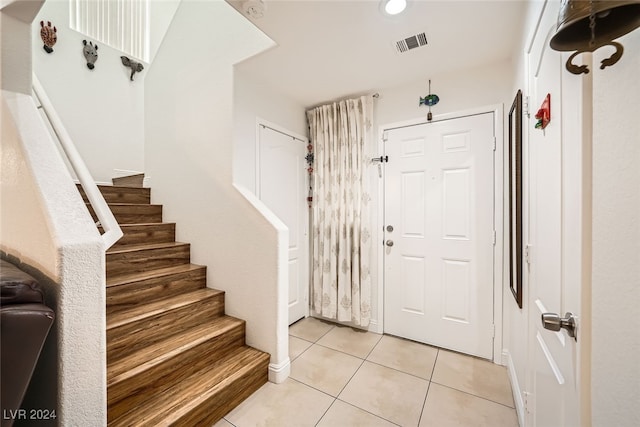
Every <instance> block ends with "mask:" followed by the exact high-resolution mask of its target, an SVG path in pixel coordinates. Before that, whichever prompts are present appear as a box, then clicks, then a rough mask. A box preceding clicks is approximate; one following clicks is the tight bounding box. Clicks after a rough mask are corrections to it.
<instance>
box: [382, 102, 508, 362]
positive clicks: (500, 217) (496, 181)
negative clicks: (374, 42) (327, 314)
mask: <svg viewBox="0 0 640 427" xmlns="http://www.w3.org/2000/svg"><path fill="white" fill-rule="evenodd" d="M486 113H493V132H494V135H495V140H496V145H495V147H496V148H495V151H494V155H493V173H494V176H493V225H494V230H495V233H496V243H495V245H494V246H493V325H494V339H493V358H492V360H493V362H494V363H496V364H499V365H505V364H506V358H505V357H504V355H503V351H502V350H503V348H502V336H503V333H502V318H503V307H502V300H503V281H504V265H505V260H504V257H505V252H504V236H505V231H504V216H505V213H504V209H505V204H504V165H505V159H504V156H505V150H504V134H505V129H504V126H505V120H504V105H503V104H494V105H488V106H484V107H478V108H471V109H467V110H461V111H456V112H452V113H445V114H438V115H434V116H433V120H432V121H431V122H439V121H444V120H452V119H459V118H463V117H467V116H475V115H479V114H486ZM427 123H429V122H428V121H427V120H426V119H425V118H424V117H421V118H418V119H410V120H404V121H400V122H393V123H387V124H381V125H378V144H377V150H378V153H383V152H384V140H383V136H384V132H385V131H390V130H393V129H398V128H403V127H410V126H418V125H423V124H427ZM384 179H385V176H384V168H383V173H382V178H381V179H379V180H378V200H379V203H378V212H377V222H378V226H377V227H374V230H375V232H374V233H373V234H374V242H382V240H383V238H384V232H383V226H384V207H385V205H384ZM376 256H377V260H378V271H377V274H378V289H377V295H378V301H377V303H378V319H377V320H378V321H377V325H376V326H377V327H376V330H375V332H378V333H383V332H384V246H383V245H382V244H378V245H377V250H376Z"/></svg>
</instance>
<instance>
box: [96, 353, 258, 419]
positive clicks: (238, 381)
mask: <svg viewBox="0 0 640 427" xmlns="http://www.w3.org/2000/svg"><path fill="white" fill-rule="evenodd" d="M231 358H232V359H231V360H233V363H232V364H229V363H228V362H229V361H230V359H229V358H227V360H226V361H225V360H221V361H220V363H214V364H212V365H211V366H210V367H209V372H210V373H211V375H213V376H216V377H218V378H220V379H221V381H220V382H218V383H217V384H216V385H214V386H213V387H212V388H209V389H208V390H207V392H206V394H205V395H202V394H194V393H192V392H191V391H190V390H191V389H193V388H196V389H201V388H202V387H201V386H202V385H206V384H209V379H208V378H207V376H208V375H207V374H206V373H203V375H201V376H199V377H198V378H197V379H198V383H197V384H196V383H194V382H193V381H191V382H190V384H189V385H190V388H189V389H184V388H178V390H175V388H173V389H171V390H168V391H167V392H166V393H164V394H162V395H163V396H166V397H168V398H169V399H170V401H171V402H168V405H166V406H162V407H155V408H154V407H151V408H144V406H140V407H136V408H134V409H132V410H131V411H129V412H128V413H127V414H125V415H124V416H122V417H119V418H117V419H116V418H115V417H114V418H111V417H109V425H110V426H112V427H129V426H131V425H133V424H135V425H136V427H142V426H144V427H156V426H176V427H178V426H179V427H183V426H193V427H200V426H207V425H213V424H214V423H215V422H216V421H218V420H220V419H221V418H222V417H223V416H224V415H225V414H227V413H228V412H229V411H231V410H232V409H234V408H235V407H236V406H238V405H239V404H240V403H241V402H242V401H243V400H244V399H246V398H247V397H249V396H250V395H251V394H252V393H254V392H255V391H256V390H258V389H259V388H260V387H261V386H262V385H264V384H265V383H266V382H267V380H268V369H269V355H268V354H266V353H262V354H261V355H259V356H257V357H256V354H255V353H253V354H247V353H246V352H243V353H242V355H239V357H237V358H236V357H233V356H231ZM192 378H193V377H192ZM206 387H208V386H206ZM152 393H153V392H152ZM184 404H186V406H185V407H183V405H184Z"/></svg>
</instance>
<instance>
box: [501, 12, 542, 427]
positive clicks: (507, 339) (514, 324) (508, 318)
mask: <svg viewBox="0 0 640 427" xmlns="http://www.w3.org/2000/svg"><path fill="white" fill-rule="evenodd" d="M543 5H544V3H543V2H541V1H532V2H529V4H528V8H527V13H526V18H525V25H524V28H523V31H522V34H521V35H520V43H519V45H518V48H517V51H516V52H515V53H514V58H515V59H514V74H513V86H512V88H511V92H510V98H509V100H508V102H507V103H505V116H507V115H508V113H509V110H510V108H511V104H512V102H513V98H514V97H515V94H516V92H517V91H518V90H522V92H523V96H527V95H528V94H529V91H530V89H529V88H528V82H527V79H526V72H527V71H526V66H525V57H526V50H527V47H528V46H527V44H528V43H529V41H530V40H531V38H532V37H533V34H534V31H535V28H536V25H537V22H538V18H539V16H540V13H541V11H542V7H543ZM522 123H523V130H522V139H523V141H522V143H523V149H524V151H523V152H524V153H525V158H524V159H523V161H524V163H525V164H526V162H527V160H526V153H527V151H528V149H527V147H528V141H529V128H528V127H527V126H526V125H527V123H529V121H528V120H527V117H526V116H524V117H523V122H522ZM505 125H508V124H507V123H506V120H505ZM506 129H507V128H506V127H505V133H506ZM507 141H508V140H506V141H505V143H507ZM505 156H508V150H505ZM505 164H508V159H507V158H505ZM523 179H525V182H524V183H523V185H524V187H525V188H526V187H527V185H528V184H527V182H526V179H527V175H526V173H525V174H524V176H523ZM507 185H508V177H507V176H506V175H505V188H508V187H507ZM523 203H524V205H523V223H524V224H525V227H524V234H523V241H524V242H526V241H527V240H528V237H527V232H528V227H527V226H526V224H527V223H528V207H527V201H526V200H524V201H523ZM504 215H505V218H507V215H508V204H507V203H505V212H504ZM508 226H509V224H508V222H507V221H505V223H504V230H503V233H504V247H505V248H508V247H509V246H510V243H509V240H508V239H509V231H508V230H509V229H508ZM508 260H509V256H508V252H507V251H505V253H504V260H503V262H504V271H503V277H504V280H505V285H504V287H503V288H504V295H503V304H504V318H503V321H504V325H503V333H504V343H503V347H504V353H505V356H506V359H507V360H506V363H507V367H508V369H509V377H510V379H511V383H512V384H511V385H512V387H513V392H514V402H515V404H516V409H517V412H518V417H519V420H520V424H521V425H524V416H525V414H524V410H525V409H524V393H525V391H526V386H527V384H526V380H527V377H526V374H527V362H528V349H529V336H528V330H529V318H528V310H529V284H528V278H529V275H528V274H524V275H523V280H524V283H523V296H522V309H520V308H519V307H518V305H517V303H516V301H515V299H514V297H513V295H512V293H511V290H510V289H509V287H508V286H507V282H506V281H507V280H508V278H509V261H508ZM525 273H526V270H525Z"/></svg>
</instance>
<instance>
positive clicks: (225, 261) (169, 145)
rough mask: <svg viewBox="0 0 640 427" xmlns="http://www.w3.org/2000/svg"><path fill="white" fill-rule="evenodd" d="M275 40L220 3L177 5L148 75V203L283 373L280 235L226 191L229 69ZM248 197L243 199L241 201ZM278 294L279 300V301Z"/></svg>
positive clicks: (249, 203)
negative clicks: (173, 226) (158, 208)
mask: <svg viewBox="0 0 640 427" xmlns="http://www.w3.org/2000/svg"><path fill="white" fill-rule="evenodd" d="M272 44H273V42H272V41H271V40H270V39H269V38H268V37H266V36H265V35H264V34H262V33H261V32H260V31H259V30H257V29H256V28H255V27H254V26H253V25H252V24H251V23H249V21H247V20H246V19H245V18H244V17H243V16H242V15H240V14H239V13H238V12H237V11H235V10H234V9H233V8H232V7H231V6H229V5H228V4H227V3H226V2H222V1H207V2H202V1H197V0H195V1H191V0H183V1H182V2H181V4H180V6H179V8H178V10H177V12H176V15H175V17H174V20H173V23H172V24H171V26H170V28H169V31H168V33H167V35H166V36H165V40H164V42H163V45H162V47H161V49H160V50H159V52H158V54H157V55H156V58H155V60H154V64H153V66H152V67H151V68H150V69H149V72H148V74H147V77H146V93H145V105H146V109H145V133H146V137H147V144H146V146H145V157H146V167H147V172H148V173H149V175H151V176H152V177H153V193H152V201H153V202H157V203H162V204H164V207H165V210H164V217H165V219H166V220H167V221H177V223H178V228H177V238H178V240H181V241H187V242H190V243H191V256H192V262H194V263H197V264H204V265H207V266H208V269H207V283H208V286H210V287H215V288H218V289H222V290H224V291H226V312H227V313H228V314H230V315H233V316H237V317H239V318H242V319H245V320H246V321H247V342H248V344H249V345H252V346H254V347H257V348H259V349H261V350H264V351H267V352H269V353H270V354H271V364H272V365H271V371H270V374H271V378H272V379H275V380H278V379H279V378H274V376H275V377H277V376H278V374H281V373H283V374H284V377H286V374H287V371H286V369H288V354H287V353H288V350H287V349H288V331H287V301H288V300H287V295H286V292H287V269H288V266H287V255H286V242H287V241H288V238H287V232H286V228H285V227H284V226H283V225H282V224H281V223H280V222H279V221H277V219H275V218H266V217H265V216H264V215H263V214H262V213H261V212H259V209H260V208H262V207H261V206H259V205H260V203H259V202H258V201H256V200H253V199H252V200H248V199H247V198H246V197H243V195H241V194H240V193H239V192H238V191H237V190H236V189H235V187H234V186H233V185H232V162H233V160H232V156H233V122H232V114H233V87H234V83H233V66H232V65H233V64H234V63H237V62H238V61H241V60H243V59H245V58H247V57H249V56H251V55H253V54H256V53H257V52H260V51H262V50H264V49H266V48H268V47H269V46H271V45H272ZM247 197H249V198H250V195H249V194H247ZM283 292H284V294H283Z"/></svg>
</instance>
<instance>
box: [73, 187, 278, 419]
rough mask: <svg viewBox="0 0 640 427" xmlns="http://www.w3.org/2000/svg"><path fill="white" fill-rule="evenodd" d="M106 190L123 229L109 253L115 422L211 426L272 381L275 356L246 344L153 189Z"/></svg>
mask: <svg viewBox="0 0 640 427" xmlns="http://www.w3.org/2000/svg"><path fill="white" fill-rule="evenodd" d="M99 188H100V191H101V192H102V194H103V196H104V198H105V200H106V201H107V203H108V204H109V206H110V207H111V210H112V212H113V214H114V216H115V217H116V220H117V221H118V223H119V224H120V227H121V228H122V231H123V233H124V236H123V237H122V238H121V239H120V240H119V241H118V242H117V243H116V244H115V245H114V246H113V247H112V248H111V249H109V250H108V251H107V290H106V295H107V408H108V425H109V426H127V427H131V426H169V425H176V426H210V425H213V424H214V423H215V422H217V421H218V420H219V419H221V418H222V417H223V416H224V415H225V414H226V413H228V412H229V411H230V410H232V409H233V408H234V407H236V406H237V405H238V404H239V403H240V402H242V401H243V400H244V399H245V398H247V397H248V396H249V395H250V394H252V393H253V392H254V391H256V390H257V389H258V388H259V387H260V386H262V385H263V384H264V383H266V382H267V377H268V365H269V355H268V354H266V353H263V352H261V351H258V350H256V349H253V348H251V347H248V346H247V345H245V322H244V321H243V320H240V319H236V318H233V317H230V316H226V315H225V314H224V292H222V291H218V290H215V289H209V288H207V287H206V267H205V266H200V265H195V264H191V262H190V247H189V244H188V243H179V242H176V241H175V224H173V223H163V222H162V206H161V205H152V204H150V190H149V189H147V188H130V187H115V186H113V187H112V186H100V187H99ZM80 191H81V193H82V190H80ZM83 197H85V196H84V194H83ZM86 201H87V200H86V197H85V202H86ZM87 207H88V208H89V211H90V212H91V214H92V215H93V216H94V219H95V214H94V213H93V210H92V209H91V207H90V205H88V204H87Z"/></svg>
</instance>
